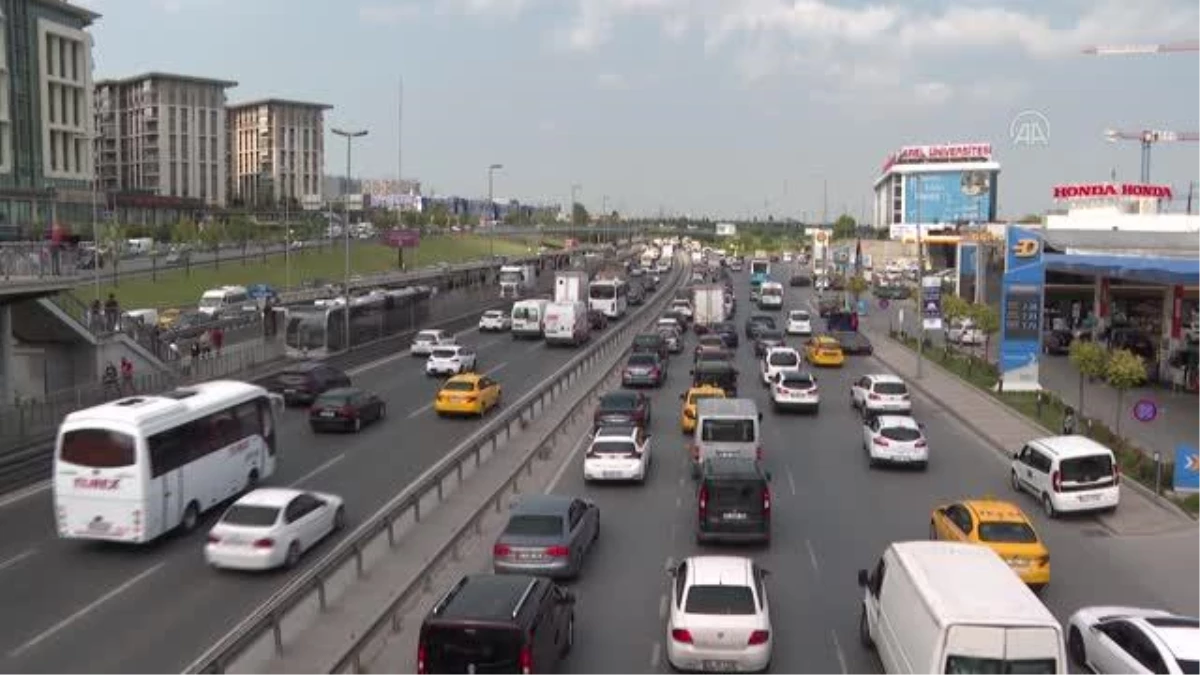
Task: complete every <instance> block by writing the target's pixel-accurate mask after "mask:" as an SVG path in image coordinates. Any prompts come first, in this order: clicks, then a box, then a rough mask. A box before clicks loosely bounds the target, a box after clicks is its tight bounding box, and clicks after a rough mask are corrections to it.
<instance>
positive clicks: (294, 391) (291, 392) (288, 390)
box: [283, 389, 296, 395]
mask: <svg viewBox="0 0 1200 675" xmlns="http://www.w3.org/2000/svg"><path fill="white" fill-rule="evenodd" d="M283 393H284V394H285V395H286V394H295V393H296V390H295V389H284V390H283Z"/></svg>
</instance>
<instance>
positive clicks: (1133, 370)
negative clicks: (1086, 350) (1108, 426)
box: [1104, 349, 1146, 436]
mask: <svg viewBox="0 0 1200 675" xmlns="http://www.w3.org/2000/svg"><path fill="white" fill-rule="evenodd" d="M1104 379H1105V380H1106V381H1107V382H1108V386H1110V387H1112V388H1113V389H1116V390H1117V410H1116V418H1117V427H1116V429H1114V431H1116V433H1117V435H1118V436H1120V435H1121V418H1122V417H1124V415H1122V414H1121V408H1122V407H1123V403H1124V402H1123V399H1124V398H1125V392H1126V390H1129V389H1132V388H1134V387H1136V386H1138V385H1139V384H1141V383H1143V382H1145V381H1146V362H1145V361H1143V360H1142V357H1140V356H1138V355H1137V354H1134V353H1133V352H1131V351H1129V350H1128V349H1118V350H1116V351H1114V352H1113V353H1112V354H1110V355H1109V357H1108V364H1107V367H1106V368H1105V371H1104Z"/></svg>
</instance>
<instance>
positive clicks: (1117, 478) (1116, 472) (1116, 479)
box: [1112, 462, 1121, 485]
mask: <svg viewBox="0 0 1200 675" xmlns="http://www.w3.org/2000/svg"><path fill="white" fill-rule="evenodd" d="M1112 477H1113V485H1120V484H1121V466H1120V465H1119V464H1117V463H1116V462H1113V472H1112Z"/></svg>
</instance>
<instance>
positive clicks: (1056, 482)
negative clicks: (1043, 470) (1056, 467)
mask: <svg viewBox="0 0 1200 675" xmlns="http://www.w3.org/2000/svg"><path fill="white" fill-rule="evenodd" d="M1050 488H1051V489H1052V490H1054V491H1055V492H1062V474H1061V473H1059V472H1057V471H1055V472H1054V473H1052V474H1050Z"/></svg>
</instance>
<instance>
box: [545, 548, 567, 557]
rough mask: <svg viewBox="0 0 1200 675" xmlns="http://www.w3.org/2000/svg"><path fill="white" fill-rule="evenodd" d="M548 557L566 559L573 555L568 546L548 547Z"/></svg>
mask: <svg viewBox="0 0 1200 675" xmlns="http://www.w3.org/2000/svg"><path fill="white" fill-rule="evenodd" d="M546 555H548V556H550V557H551V558H565V557H567V556H569V555H571V549H569V548H567V547H566V546H548V547H546Z"/></svg>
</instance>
